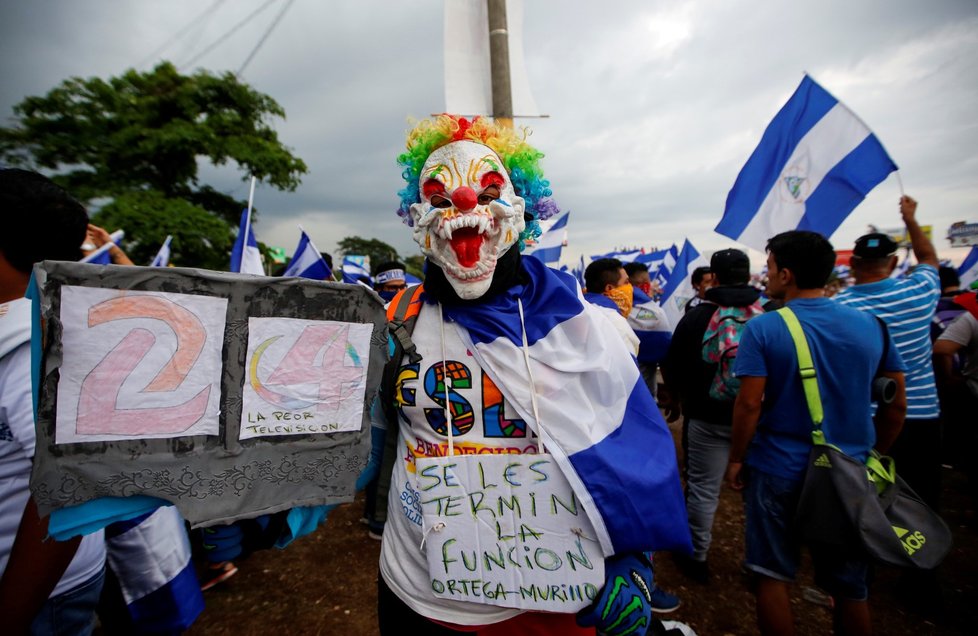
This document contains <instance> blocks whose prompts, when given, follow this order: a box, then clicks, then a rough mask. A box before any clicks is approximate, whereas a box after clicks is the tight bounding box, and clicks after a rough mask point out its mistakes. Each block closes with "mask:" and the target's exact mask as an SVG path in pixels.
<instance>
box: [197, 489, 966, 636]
mask: <svg viewBox="0 0 978 636" xmlns="http://www.w3.org/2000/svg"><path fill="white" fill-rule="evenodd" d="M974 501H975V498H974V497H973V496H971V495H970V494H969V493H968V492H967V483H966V480H965V478H964V476H963V474H961V473H959V472H956V471H952V470H946V471H945V496H944V518H945V520H946V521H947V523H948V525H950V526H951V528H952V530H953V532H954V537H955V545H954V549H953V551H952V552H951V554H950V555H949V556H948V558H947V560H946V561H945V563H944V564H943V565H942V566H941V568H940V572H939V581H940V587H941V592H942V594H943V610H942V611H940V612H939V613H936V614H932V615H930V616H922V615H920V614H918V613H915V612H912V611H909V610H908V609H906V608H905V607H903V606H902V605H901V603H900V602H898V600H897V598H896V595H895V588H896V583H897V580H898V575H899V572H898V571H896V570H892V569H888V568H879V569H877V570H876V573H875V580H874V581H873V583H872V586H871V588H870V602H871V608H872V613H873V625H874V628H875V631H876V633H877V634H880V635H883V636H890V635H891V636H903V635H910V634H914V635H917V634H922V635H928V634H975V633H978V516H976V511H975V505H974ZM362 510H363V504H362V499H361V498H358V499H357V501H356V502H355V503H353V504H351V505H347V506H342V507H340V508H339V509H337V510H335V511H334V512H333V514H332V515H331V516H330V517H329V519H328V521H327V523H326V524H325V525H324V526H322V527H321V528H320V529H319V530H318V531H317V532H315V533H313V534H312V535H309V536H307V537H304V538H302V539H300V540H299V541H297V542H295V543H294V544H293V545H291V546H289V547H288V548H287V549H285V550H281V551H279V550H269V551H264V552H259V553H256V554H254V555H252V556H251V557H249V558H248V559H246V560H244V561H241V562H239V563H238V564H237V565H238V566H239V568H240V571H239V573H238V574H237V576H235V577H233V578H232V579H230V580H229V581H227V582H226V583H224V584H222V585H219V586H217V587H215V588H213V589H211V590H209V591H208V592H206V593H205V599H206V603H207V608H206V609H205V610H204V613H203V614H202V615H201V616H200V618H199V619H198V620H197V622H196V623H195V624H194V626H193V627H192V628H191V630H190V631H189V632H188V634H190V635H192V636H205V635H207V636H211V635H214V636H221V635H228V636H252V635H258V634H324V635H329V634H343V635H364V636H371V635H373V634H377V633H378V632H377V611H376V600H377V575H378V574H377V562H378V558H379V555H380V542H379V541H374V540H371V539H370V538H368V537H367V530H366V527H365V526H363V525H361V524H360V523H359V522H358V520H359V517H360V515H361V512H362ZM713 534H714V542H713V546H712V547H711V551H710V568H711V572H712V579H711V581H710V584H709V585H705V586H704V585H699V584H696V583H693V582H691V581H689V580H688V579H686V578H685V577H684V576H683V575H682V574H681V573H679V571H678V570H677V569H676V568H675V566H674V565H673V563H672V561H671V559H670V558H669V556H668V555H661V554H660V555H659V556H657V558H656V581H657V582H658V583H659V584H660V585H662V586H663V587H664V588H665V589H666V590H668V591H671V592H672V593H674V594H676V595H678V596H679V597H680V598H681V599H682V606H681V607H680V608H679V609H678V610H677V611H675V612H674V613H672V614H670V615H668V618H669V619H673V620H680V621H683V622H685V623H687V624H689V625H690V626H692V627H693V628H694V629H695V630H696V632H697V634H699V635H700V636H709V635H714V634H716V635H721V636H726V635H735V634H736V635H740V634H756V633H757V628H756V624H755V619H754V601H753V596H752V595H751V593H750V591H749V588H748V584H747V580H746V579H745V577H744V576H743V575H742V574H741V570H740V563H741V560H742V558H743V512H742V504H741V501H740V498H739V495H738V494H737V493H734V492H732V491H730V490H728V489H725V490H724V493H723V495H722V498H721V502H720V509H719V511H718V514H717V518H716V522H715V525H714V528H713ZM811 585H812V580H811V568H810V566H809V565H807V564H806V566H805V567H804V568H803V570H802V572H801V574H800V576H799V581H798V584H797V585H796V586H795V587H794V589H793V596H792V608H793V610H794V612H795V623H796V625H797V626H798V634H799V635H800V636H806V635H816V634H829V633H831V611H830V610H829V609H828V608H827V607H825V606H822V605H819V604H816V603H813V602H811V601H808V600H806V599H805V598H804V597H803V596H802V594H803V591H804V589H805V588H806V587H808V586H811Z"/></svg>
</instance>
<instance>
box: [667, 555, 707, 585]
mask: <svg viewBox="0 0 978 636" xmlns="http://www.w3.org/2000/svg"><path fill="white" fill-rule="evenodd" d="M672 560H673V562H674V563H675V564H676V567H677V568H679V571H680V572H682V573H683V575H684V576H685V577H686V578H688V579H690V580H692V581H694V582H696V583H700V584H702V585H706V584H708V583H709V582H710V566H709V565H707V563H706V561H697V560H696V559H694V558H693V557H690V556H686V555H685V554H679V553H674V554H673V555H672Z"/></svg>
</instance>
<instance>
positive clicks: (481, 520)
mask: <svg viewBox="0 0 978 636" xmlns="http://www.w3.org/2000/svg"><path fill="white" fill-rule="evenodd" d="M415 465H416V467H417V479H418V482H417V485H418V492H419V493H420V498H421V514H422V517H423V519H424V528H425V554H426V557H427V559H428V574H429V576H430V584H431V590H432V593H433V594H434V595H435V596H437V597H439V598H450V599H454V600H458V601H467V602H470V603H483V604H489V605H500V606H503V607H514V608H520V609H532V610H539V611H549V612H576V611H577V610H580V609H582V608H584V607H587V606H588V605H590V604H591V602H592V601H593V600H594V597H595V596H596V595H597V592H598V590H599V589H601V586H602V585H604V556H603V554H602V552H601V547H600V546H599V545H598V542H597V538H596V534H595V531H594V527H593V526H592V525H591V521H590V520H589V519H588V517H587V514H586V513H585V512H584V509H583V508H582V507H581V505H580V502H578V501H577V497H576V496H575V494H574V491H573V490H572V489H571V486H570V484H569V483H568V482H567V479H566V478H565V477H564V475H563V473H561V472H560V469H559V468H558V466H557V463H556V462H555V461H554V459H553V457H552V456H550V455H545V454H542V455H515V456H514V455H466V456H455V457H434V458H427V457H426V458H420V457H419V458H417V459H416V460H415Z"/></svg>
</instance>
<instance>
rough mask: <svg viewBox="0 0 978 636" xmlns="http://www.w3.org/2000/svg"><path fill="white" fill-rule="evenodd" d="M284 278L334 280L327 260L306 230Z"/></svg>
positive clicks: (300, 238)
mask: <svg viewBox="0 0 978 636" xmlns="http://www.w3.org/2000/svg"><path fill="white" fill-rule="evenodd" d="M282 276H301V277H302V278H311V279H313V280H332V279H333V271H332V270H331V269H330V268H329V265H327V264H326V259H324V258H323V255H322V254H320V253H319V250H318V249H316V246H315V245H313V242H312V239H310V238H309V235H308V234H306V232H305V230H302V236H300V237H299V245H298V246H296V248H295V253H294V254H293V255H292V260H291V261H289V266H288V267H287V268H286V269H285V272H284V273H283V274H282Z"/></svg>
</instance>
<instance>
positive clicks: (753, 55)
mask: <svg viewBox="0 0 978 636" xmlns="http://www.w3.org/2000/svg"><path fill="white" fill-rule="evenodd" d="M260 4H261V0H248V1H239V2H233V3H232V2H225V3H223V4H221V5H220V6H219V7H218V8H217V9H216V10H215V11H214V12H213V14H212V15H211V16H210V17H209V18H208V19H207V20H202V21H201V22H200V24H198V25H196V26H194V27H192V28H191V29H189V32H188V35H187V37H186V38H185V39H184V40H181V42H180V43H179V44H178V45H176V46H174V47H172V48H171V50H168V51H167V54H168V56H169V57H171V58H172V59H173V60H174V61H176V62H177V63H178V64H180V63H184V62H186V61H187V60H189V59H190V57H192V56H193V55H194V54H195V53H196V51H199V50H200V49H201V48H202V47H203V46H205V45H206V44H208V43H210V42H212V41H214V40H215V39H216V38H217V37H218V36H220V35H221V34H222V33H224V32H225V31H226V30H227V29H228V28H230V26H231V25H233V24H234V23H235V22H236V21H238V20H240V19H241V18H243V17H244V16H245V15H246V14H247V13H249V12H250V11H252V10H254V9H255V8H257V7H258V6H259V5H260ZM525 5H526V12H525V20H524V23H525V35H524V49H525V52H526V56H527V71H528V74H529V77H530V81H531V84H532V86H533V90H534V94H535V96H536V99H537V102H538V103H539V105H540V107H541V109H542V110H543V111H544V112H546V113H548V114H549V115H550V118H549V119H541V120H529V121H528V122H527V123H528V124H529V125H530V126H531V127H532V128H533V129H534V135H533V137H532V141H533V143H535V144H536V145H538V146H539V147H540V148H541V149H542V150H543V151H544V152H545V153H546V154H547V158H546V159H545V160H544V166H545V169H546V171H547V176H548V178H549V179H550V180H551V182H552V185H553V188H554V191H555V196H556V198H557V199H558V201H559V202H560V204H561V205H562V207H564V208H569V209H571V210H572V212H573V217H572V222H571V225H570V242H571V245H570V248H569V251H568V252H567V253H565V258H566V259H567V260H576V258H577V255H578V254H579V253H584V254H591V253H597V252H601V251H605V250H607V249H609V248H610V247H612V246H614V245H620V244H626V243H627V244H642V245H645V246H651V245H659V246H665V245H668V244H670V243H673V242H676V243H681V242H682V240H683V238H685V237H689V238H690V239H691V240H692V241H693V242H694V243H695V244H696V245H697V246H698V247H700V249H702V250H704V251H711V250H713V249H717V248H719V247H722V246H725V245H729V244H730V243H731V241H729V240H728V239H726V238H725V237H722V236H719V235H717V234H715V233H713V231H712V228H713V226H714V225H715V224H716V222H717V221H718V220H719V218H720V215H721V213H722V210H723V204H724V201H725V199H726V193H727V191H728V190H729V188H730V186H731V185H732V183H733V180H734V179H735V177H736V175H737V172H738V170H739V169H740V167H741V166H742V165H743V162H744V161H745V160H746V159H747V157H748V155H749V154H750V152H751V151H752V150H753V148H754V146H755V145H756V144H757V142H758V140H759V139H760V135H761V133H762V132H763V130H764V127H765V126H766V125H767V123H768V122H769V121H770V119H771V117H772V116H773V115H774V114H775V113H776V112H777V110H778V109H779V108H780V106H781V104H782V103H783V102H784V100H785V99H786V98H787V97H788V96H789V95H790V94H791V92H792V91H793V90H794V88H795V86H796V85H797V83H798V82H799V81H800V79H801V74H802V72H803V71H806V70H807V71H808V72H810V73H812V74H813V75H814V77H816V79H818V80H819V81H821V82H822V83H823V85H825V86H826V88H827V89H828V90H829V91H831V92H833V93H834V94H835V95H836V96H837V97H839V98H840V99H842V100H844V101H845V102H846V103H848V104H849V105H850V106H851V107H852V108H853V109H854V110H855V111H856V112H857V113H859V114H860V116H861V117H862V118H863V119H865V120H866V121H867V123H868V124H869V125H870V127H872V128H873V129H874V130H875V132H876V133H877V135H878V136H879V137H880V139H881V140H882V141H883V143H884V145H885V146H886V147H887V149H888V150H889V151H890V153H891V155H892V156H893V158H894V160H895V161H896V162H897V163H898V164H899V165H900V166H901V174H902V179H903V182H904V185H905V187H906V188H907V190H908V192H912V193H913V194H914V195H915V196H917V197H918V198H919V199H920V201H921V209H920V217H921V220H922V222H925V223H932V224H934V225H935V237H941V240H939V241H938V244H939V245H940V246H941V247H942V248H943V249H942V251H943V252H944V253H946V254H948V255H951V256H954V257H956V258H962V257H963V251H961V250H958V251H957V252H953V251H951V250H948V249H947V248H945V247H944V246H946V243H945V242H944V241H943V238H942V237H943V232H944V230H945V229H946V227H947V225H949V224H950V223H951V222H954V221H958V220H972V221H974V220H976V217H975V212H974V210H975V209H976V208H978V185H976V184H978V179H976V177H978V160H976V159H975V156H974V152H973V148H974V147H976V145H978V127H976V126H975V125H974V124H973V119H974V116H973V112H974V109H975V106H976V103H978V99H976V97H978V95H976V91H978V71H976V64H975V60H978V7H976V6H975V5H974V3H973V2H968V1H960V2H931V3H919V2H913V1H910V0H903V1H899V2H885V1H883V0H871V1H865V2H856V3H853V2H844V1H842V0H832V1H824V0H823V1H817V0H806V1H803V2H795V3H784V2H776V1H774V0H754V1H750V0H741V1H730V2H723V1H719V0H698V1H695V2H685V3H675V2H639V1H632V2H616V3H594V2H557V1H555V0H547V1H544V0H531V1H529V2H526V3H525ZM206 6H207V5H206V4H201V3H199V2H191V1H189V0H177V1H172V2H154V3H148V2H141V3H120V2H109V1H108V0H89V1H87V2H69V1H67V0H61V1H54V0H47V1H42V2H31V3H26V2H14V1H12V0H0V25H2V26H0V70H2V73H3V77H4V82H3V90H2V93H0V116H4V117H5V116H8V115H9V113H10V107H11V106H12V105H13V104H14V103H16V102H17V101H19V100H20V99H21V98H23V97H24V96H25V95H30V94H39V93H43V92H45V91H47V90H48V89H50V88H51V87H53V86H54V85H55V84H57V83H58V82H60V81H61V80H62V79H64V78H66V77H69V76H72V75H81V76H92V75H99V76H107V75H112V74H117V73H119V72H121V71H123V70H124V69H126V68H128V67H130V66H132V65H135V64H137V63H138V62H140V61H141V60H142V59H143V58H145V57H146V56H147V55H148V54H149V53H150V52H152V51H153V49H155V48H156V47H157V46H158V45H159V44H161V43H162V42H164V41H166V40H167V39H168V38H170V37H171V36H172V35H173V34H174V33H177V32H178V31H179V30H180V29H181V28H182V27H184V26H185V25H186V24H187V22H188V21H189V20H190V19H191V18H192V17H193V16H195V15H197V14H199V13H201V12H202V11H203V10H204V8H205V7H206ZM277 10H278V8H277V6H273V7H271V8H270V9H269V10H268V11H266V12H265V13H264V14H262V16H260V17H259V18H258V19H256V20H255V21H254V23H253V24H250V25H248V26H247V27H245V28H242V29H241V30H240V32H239V33H237V34H236V35H235V36H234V37H233V38H229V39H228V41H227V42H226V43H225V44H223V45H222V46H220V47H218V48H217V49H215V50H214V51H213V52H212V53H210V54H208V55H207V56H205V57H203V58H202V59H201V60H200V62H199V66H201V67H204V68H208V69H210V70H213V71H225V70H234V69H236V68H238V66H240V64H241V63H242V62H243V60H244V59H245V57H246V56H247V54H248V52H249V51H250V50H251V48H252V47H253V46H254V45H255V43H256V42H257V40H258V38H259V37H260V35H261V33H262V32H263V31H264V29H265V27H266V26H267V25H268V24H269V22H270V21H271V19H272V17H273V15H274V13H275V12H276V11H277ZM443 28H444V27H443V23H442V3H441V2H440V1H438V0H427V1H416V2H409V3H408V2H382V1H380V0H370V1H354V0H348V1H337V2H329V3H317V2H296V3H294V4H293V6H292V8H291V9H290V11H289V13H288V14H287V15H286V17H285V18H284V20H283V21H282V22H281V24H280V25H279V27H278V28H277V30H276V31H275V32H274V33H273V34H272V36H271V37H270V38H269V40H268V42H267V43H266V44H265V46H264V47H263V48H262V50H261V51H260V52H259V53H258V55H257V56H256V57H255V59H254V60H253V61H252V63H251V65H250V66H249V67H248V68H247V69H246V71H245V73H244V79H245V80H246V81H248V82H250V83H251V84H252V85H254V86H255V88H257V89H258V90H261V91H264V92H266V93H268V94H270V95H272V96H273V97H274V98H275V99H276V100H278V101H279V102H280V103H281V104H282V105H283V106H284V107H285V109H286V111H287V113H288V118H287V120H285V121H283V122H279V123H278V124H277V129H278V131H279V134H280V137H281V139H282V140H283V141H284V142H285V143H286V144H287V145H289V146H290V147H292V148H293V149H294V150H295V151H296V153H297V154H298V155H299V156H301V157H302V158H303V159H304V160H305V161H306V162H307V164H308V165H309V169H310V172H309V174H308V175H307V176H306V178H305V179H304V181H303V184H302V185H301V186H300V188H299V189H298V190H297V191H296V192H295V193H278V192H275V191H274V190H272V189H271V188H259V190H258V194H257V197H256V199H257V205H258V207H259V209H260V210H261V217H260V220H259V223H258V225H257V226H256V230H257V232H258V234H259V238H260V239H261V240H263V241H265V242H269V243H272V244H278V245H282V246H284V247H286V248H287V249H289V250H291V249H292V247H293V246H294V244H295V242H296V240H297V230H296V229H295V225H296V224H297V223H301V224H302V225H303V226H304V227H305V228H306V230H308V231H310V232H311V233H312V234H313V236H314V239H315V241H316V243H317V244H318V246H319V247H320V248H321V249H324V250H328V251H333V250H334V249H335V242H336V241H337V240H339V239H340V238H342V237H343V236H347V235H351V234H360V235H364V236H371V237H376V238H380V239H381V240H384V241H387V242H389V243H391V244H393V245H394V246H395V247H397V248H398V249H399V250H401V251H402V252H404V253H414V252H415V247H414V244H413V243H412V242H411V239H410V233H409V232H408V231H407V228H405V227H404V226H402V225H401V224H400V222H399V220H398V219H397V217H396V216H395V215H394V213H393V210H394V208H395V207H396V205H397V198H396V192H397V190H398V189H399V188H400V187H401V185H402V184H401V181H400V177H399V171H398V168H397V165H396V163H395V157H396V155H397V153H398V152H399V151H400V150H401V148H402V147H403V139H404V133H405V131H406V129H407V128H408V123H407V117H409V116H414V117H423V116H426V115H428V114H429V113H432V112H439V111H441V110H443V109H444V96H443V95H444V88H443V85H442V84H443V79H442V49H441V46H442V31H443ZM205 174H206V175H207V176H208V179H212V180H213V182H214V183H215V185H217V186H218V187H221V188H224V189H227V190H228V191H234V192H235V194H236V195H237V196H241V197H242V198H243V197H244V196H246V194H247V188H246V186H245V185H243V184H242V183H241V181H240V179H239V176H240V175H237V174H236V173H234V172H233V171H231V170H229V169H218V170H211V169H208V170H206V172H205ZM898 196H899V189H898V186H897V184H896V180H895V178H893V177H891V178H890V180H888V181H887V182H885V183H883V184H881V185H880V186H879V187H878V188H877V189H876V190H875V191H874V192H873V193H871V194H870V196H869V197H868V198H867V200H866V201H865V202H864V203H863V204H862V205H861V206H860V207H859V208H858V209H857V210H856V212H855V213H853V215H852V216H851V217H850V218H849V219H848V220H847V221H846V222H845V224H844V225H843V226H842V228H840V230H839V231H838V232H837V233H836V235H835V237H833V238H834V242H835V243H837V244H839V245H845V244H848V243H851V242H852V240H853V239H854V238H855V237H856V236H858V235H859V234H860V233H862V232H863V230H864V229H865V226H866V224H867V223H870V222H873V223H876V224H878V225H896V224H898V223H899V217H898V215H897V214H896V205H895V202H896V199H897V197H898Z"/></svg>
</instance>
